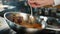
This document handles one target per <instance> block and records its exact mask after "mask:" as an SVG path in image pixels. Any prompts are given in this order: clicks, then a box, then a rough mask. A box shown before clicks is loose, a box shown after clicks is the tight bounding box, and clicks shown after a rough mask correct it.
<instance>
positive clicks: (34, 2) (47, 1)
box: [28, 0, 54, 8]
mask: <svg viewBox="0 0 60 34" xmlns="http://www.w3.org/2000/svg"><path fill="white" fill-rule="evenodd" d="M53 3H54V0H28V4H29V5H30V6H31V7H33V8H35V7H43V6H46V5H53Z"/></svg>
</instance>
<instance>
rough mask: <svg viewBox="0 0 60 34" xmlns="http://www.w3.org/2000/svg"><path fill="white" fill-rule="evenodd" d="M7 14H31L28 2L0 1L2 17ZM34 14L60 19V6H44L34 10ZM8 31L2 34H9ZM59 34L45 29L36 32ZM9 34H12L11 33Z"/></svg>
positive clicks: (20, 0) (24, 0) (19, 0)
mask: <svg viewBox="0 0 60 34" xmlns="http://www.w3.org/2000/svg"><path fill="white" fill-rule="evenodd" d="M5 12H24V13H28V14H30V7H29V5H28V4H27V0H0V16H1V17H3V15H4V13H5ZM33 14H34V15H35V16H40V15H43V16H49V17H58V18H59V19H60V5H59V6H55V7H53V6H44V7H40V8H33ZM7 31H9V30H6V31H0V33H3V32H4V33H7ZM41 33H42V34H43V33H44V34H45V33H46V34H59V33H60V31H54V30H49V29H44V30H42V31H38V32H36V34H41ZM7 34H10V33H9V32H8V33H7Z"/></svg>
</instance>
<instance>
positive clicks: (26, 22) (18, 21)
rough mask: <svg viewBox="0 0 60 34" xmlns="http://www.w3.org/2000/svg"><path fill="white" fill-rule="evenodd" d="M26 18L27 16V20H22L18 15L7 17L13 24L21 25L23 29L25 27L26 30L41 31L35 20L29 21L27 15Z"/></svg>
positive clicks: (40, 26)
mask: <svg viewBox="0 0 60 34" xmlns="http://www.w3.org/2000/svg"><path fill="white" fill-rule="evenodd" d="M27 16H28V19H27V20H24V19H23V17H22V16H20V15H19V14H12V15H10V16H9V17H10V19H9V18H8V19H9V20H11V21H13V22H15V23H16V24H19V25H22V26H23V27H26V28H38V29H42V25H41V24H38V23H37V22H36V20H35V19H32V20H31V18H29V15H27ZM34 18H35V17H34ZM32 22H33V23H32Z"/></svg>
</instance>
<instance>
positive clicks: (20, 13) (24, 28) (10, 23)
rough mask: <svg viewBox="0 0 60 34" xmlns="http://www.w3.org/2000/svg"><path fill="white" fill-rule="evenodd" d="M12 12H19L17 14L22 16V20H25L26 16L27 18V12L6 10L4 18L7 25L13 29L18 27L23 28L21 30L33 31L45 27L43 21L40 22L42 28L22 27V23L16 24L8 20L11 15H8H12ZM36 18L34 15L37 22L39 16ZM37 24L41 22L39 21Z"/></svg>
mask: <svg viewBox="0 0 60 34" xmlns="http://www.w3.org/2000/svg"><path fill="white" fill-rule="evenodd" d="M12 14H19V15H21V16H22V17H23V19H24V20H27V18H28V17H27V15H28V14H27V13H22V12H6V13H5V14H4V18H5V20H6V21H7V23H8V25H9V27H10V28H11V29H13V30H14V31H19V29H23V30H25V31H28V32H35V31H38V30H42V29H45V27H46V24H44V23H43V24H42V29H38V28H26V27H22V25H19V24H16V23H15V22H13V21H11V20H10V18H11V17H9V16H10V15H12ZM8 17H9V18H8ZM37 18H38V17H37V16H36V21H37V22H38V20H39V19H40V18H38V19H37ZM39 24H41V23H40V21H39Z"/></svg>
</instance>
